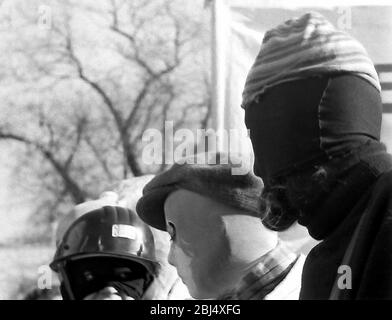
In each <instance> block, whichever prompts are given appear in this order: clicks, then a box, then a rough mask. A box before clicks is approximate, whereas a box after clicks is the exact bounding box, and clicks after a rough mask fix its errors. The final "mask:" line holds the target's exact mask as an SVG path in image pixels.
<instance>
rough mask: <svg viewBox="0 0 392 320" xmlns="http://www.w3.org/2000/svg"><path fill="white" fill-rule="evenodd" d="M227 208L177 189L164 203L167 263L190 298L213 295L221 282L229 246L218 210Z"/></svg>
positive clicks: (223, 276) (226, 264)
mask: <svg viewBox="0 0 392 320" xmlns="http://www.w3.org/2000/svg"><path fill="white" fill-rule="evenodd" d="M225 210H227V207H226V206H224V205H222V204H220V203H217V202H215V201H213V200H211V199H209V198H207V197H203V196H201V195H199V194H197V193H194V192H191V191H187V190H178V191H175V192H173V193H172V194H170V196H169V197H168V199H167V200H166V202H165V216H166V221H167V228H168V232H169V233H170V234H171V236H172V243H171V249H170V253H169V262H170V263H171V264H173V265H174V266H175V267H176V268H177V272H178V274H179V276H180V277H181V278H182V280H183V282H184V283H185V284H186V285H187V287H188V289H189V292H190V294H191V295H192V296H193V297H194V298H198V299H207V298H216V296H217V295H218V294H219V293H220V292H221V291H222V288H223V287H224V285H225V278H226V275H227V272H226V271H227V270H226V268H227V267H228V265H229V263H228V260H229V257H230V247H229V243H228V239H227V235H226V233H225V226H224V222H223V219H222V214H221V213H222V212H224V211H225Z"/></svg>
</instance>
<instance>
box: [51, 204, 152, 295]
mask: <svg viewBox="0 0 392 320" xmlns="http://www.w3.org/2000/svg"><path fill="white" fill-rule="evenodd" d="M121 265H123V266H127V267H130V266H131V267H130V268H131V270H133V271H132V272H136V271H137V272H140V270H141V268H142V269H143V270H145V271H147V273H149V274H150V275H152V276H154V275H156V274H157V272H158V267H159V264H158V262H157V260H156V257H155V244H154V237H153V234H152V232H151V229H150V228H149V227H148V226H147V225H146V224H145V223H144V222H142V221H141V220H140V219H139V217H138V216H137V215H136V213H134V212H133V211H131V210H129V209H127V208H123V207H117V206H104V207H102V208H99V209H97V210H94V211H91V212H88V213H86V214H84V215H83V216H81V217H80V218H78V219H77V220H75V221H74V222H73V223H72V224H71V226H70V227H69V228H68V230H67V231H66V232H65V234H64V236H63V238H62V240H61V242H60V244H59V246H58V248H57V251H56V253H55V256H54V259H53V261H52V263H51V264H50V267H51V268H52V269H53V270H54V271H56V272H59V273H61V275H62V277H63V280H64V281H65V282H66V283H68V285H70V282H72V281H71V280H72V279H70V278H71V277H72V276H71V275H72V272H71V271H70V269H73V270H77V269H79V270H81V269H83V268H91V270H93V272H94V273H95V274H100V276H103V275H104V274H106V275H108V274H109V273H110V272H112V271H113V270H114V269H115V268H116V270H118V267H119V266H121ZM70 266H73V267H72V268H70ZM113 266H115V268H114V267H113ZM73 272H75V271H73ZM90 276H91V275H90ZM64 278H66V279H64ZM76 278H77V277H76ZM120 278H121V277H120ZM79 280H80V279H79ZM73 282H75V281H73ZM68 291H70V290H69V289H68Z"/></svg>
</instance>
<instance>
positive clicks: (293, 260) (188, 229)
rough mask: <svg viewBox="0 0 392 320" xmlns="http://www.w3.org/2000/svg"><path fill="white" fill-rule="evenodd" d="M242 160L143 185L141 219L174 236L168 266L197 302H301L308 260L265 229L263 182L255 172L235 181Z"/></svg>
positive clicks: (199, 159)
mask: <svg viewBox="0 0 392 320" xmlns="http://www.w3.org/2000/svg"><path fill="white" fill-rule="evenodd" d="M239 159H241V158H237V157H235V156H234V155H230V156H229V155H228V154H224V153H218V154H212V155H206V154H202V155H197V156H196V157H190V158H186V159H183V160H184V161H181V163H182V164H178V163H176V164H174V165H173V166H172V167H171V168H170V169H169V170H168V171H166V172H164V173H162V174H160V175H158V176H156V177H155V178H154V179H153V180H152V181H151V182H149V183H148V184H147V185H146V187H145V188H144V190H143V197H142V198H141V199H140V200H139V202H138V204H137V207H136V208H137V213H138V214H139V216H140V217H141V218H142V219H143V220H144V221H145V222H146V223H147V224H149V225H151V226H153V227H154V228H157V229H160V230H165V231H167V232H168V233H169V234H170V236H171V241H172V243H171V248H170V253H169V262H170V263H172V264H173V265H174V266H175V267H176V268H177V270H178V274H179V275H180V277H181V278H182V280H183V281H184V283H185V284H186V285H187V286H188V289H189V292H190V294H191V295H192V297H193V298H196V299H240V300H248V299H255V300H257V299H298V295H299V290H300V279H301V272H302V264H303V262H304V257H303V256H299V255H297V254H295V253H293V252H291V251H289V250H288V249H286V248H285V247H284V246H283V245H282V244H280V243H279V242H278V237H277V233H276V232H274V231H270V230H268V229H267V228H265V227H264V226H263V225H262V223H261V219H260V216H261V215H262V213H261V212H260V206H261V198H260V195H261V192H262V189H263V184H262V181H261V179H259V178H257V177H256V176H255V175H254V174H253V173H252V172H251V166H250V164H246V166H247V167H248V168H249V170H247V172H245V173H244V174H241V175H235V174H233V171H232V169H234V168H236V166H237V165H238V164H239V161H237V160H239ZM203 160H205V162H204V163H203ZM215 161H216V162H215ZM213 163H215V164H213ZM240 166H242V167H244V163H241V164H240Z"/></svg>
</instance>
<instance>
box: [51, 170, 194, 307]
mask: <svg viewBox="0 0 392 320" xmlns="http://www.w3.org/2000/svg"><path fill="white" fill-rule="evenodd" d="M152 177H153V176H151V175H150V176H142V177H137V178H131V179H128V180H124V181H121V182H120V183H119V184H118V185H117V186H116V187H114V190H113V191H109V192H104V193H103V194H102V195H101V196H100V197H99V198H98V199H97V200H91V201H87V202H85V203H82V204H79V205H77V206H76V207H75V208H74V209H73V210H72V212H71V213H70V214H68V215H66V216H65V217H64V218H63V219H62V220H61V221H60V223H59V225H58V228H57V236H56V238H57V240H56V243H57V247H58V249H57V252H56V255H55V258H54V261H53V262H52V264H51V267H52V268H53V269H54V270H55V271H57V272H58V273H59V276H60V279H61V284H62V285H61V288H62V293H63V297H64V299H86V300H119V299H122V300H141V299H142V300H155V299H186V298H189V294H188V292H187V290H186V287H185V285H184V284H183V283H182V282H181V281H180V279H179V277H178V275H177V273H176V270H175V268H174V267H172V266H171V265H169V264H168V262H167V254H168V251H169V238H168V236H167V234H166V233H164V232H162V231H159V230H154V229H153V228H150V227H148V226H147V225H146V224H144V223H143V222H142V221H141V220H140V219H139V218H138V217H137V215H136V214H135V213H134V208H135V206H136V201H137V199H138V198H139V197H140V196H141V193H142V188H143V186H144V185H145V184H146V183H147V182H148V181H149V180H151V178H152Z"/></svg>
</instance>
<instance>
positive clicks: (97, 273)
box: [61, 257, 153, 300]
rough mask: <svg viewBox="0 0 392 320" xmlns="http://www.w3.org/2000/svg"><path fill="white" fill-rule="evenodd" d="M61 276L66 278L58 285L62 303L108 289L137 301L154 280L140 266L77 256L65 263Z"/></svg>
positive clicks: (132, 262) (132, 263)
mask: <svg viewBox="0 0 392 320" xmlns="http://www.w3.org/2000/svg"><path fill="white" fill-rule="evenodd" d="M61 273H62V276H63V278H65V279H64V281H63V282H62V284H61V289H62V290H61V293H62V295H63V298H64V299H65V300H68V299H72V300H82V299H83V298H85V297H86V296H88V295H90V294H92V293H94V292H98V291H100V290H102V289H103V288H105V287H108V286H112V287H114V288H115V289H116V290H117V291H119V293H120V294H125V295H127V296H130V297H132V298H134V299H135V300H137V299H140V298H141V296H142V295H143V293H144V291H145V289H146V288H147V287H148V286H149V285H150V284H151V282H152V280H153V276H152V275H151V274H150V272H149V271H148V270H147V268H146V267H144V266H143V265H142V264H140V263H137V262H135V261H131V260H127V259H122V258H115V257H112V258H110V257H95V258H84V259H83V258H80V257H79V259H77V260H70V261H66V262H65V263H64V267H63V270H62V272H61ZM66 284H67V285H66ZM68 291H71V292H68Z"/></svg>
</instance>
